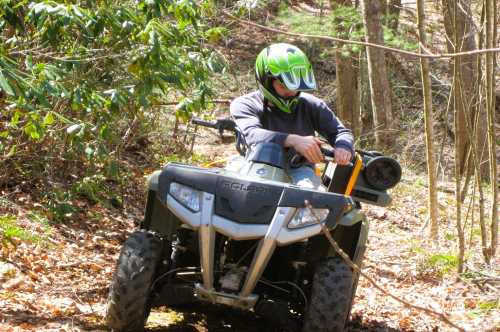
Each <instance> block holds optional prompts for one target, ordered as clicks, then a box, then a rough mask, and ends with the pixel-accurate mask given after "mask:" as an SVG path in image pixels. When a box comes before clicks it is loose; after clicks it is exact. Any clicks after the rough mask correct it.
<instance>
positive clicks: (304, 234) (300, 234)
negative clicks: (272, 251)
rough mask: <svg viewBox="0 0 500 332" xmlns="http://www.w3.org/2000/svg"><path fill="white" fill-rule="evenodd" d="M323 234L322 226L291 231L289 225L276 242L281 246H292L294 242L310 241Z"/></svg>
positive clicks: (313, 225)
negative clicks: (309, 239)
mask: <svg viewBox="0 0 500 332" xmlns="http://www.w3.org/2000/svg"><path fill="white" fill-rule="evenodd" d="M319 233H321V226H320V225H319V224H312V225H309V226H304V227H301V228H295V229H290V228H288V226H287V225H285V227H284V228H283V230H282V231H281V232H280V234H279V236H278V238H277V239H276V242H277V243H278V245H279V246H283V245H286V244H290V243H293V242H297V241H301V240H304V239H308V238H310V237H313V236H315V235H318V234H319Z"/></svg>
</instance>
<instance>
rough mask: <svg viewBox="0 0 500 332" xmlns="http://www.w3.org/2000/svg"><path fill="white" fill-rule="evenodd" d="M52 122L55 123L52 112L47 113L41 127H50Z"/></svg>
mask: <svg viewBox="0 0 500 332" xmlns="http://www.w3.org/2000/svg"><path fill="white" fill-rule="evenodd" d="M54 121H55V118H54V114H52V112H49V113H47V115H45V117H44V118H43V126H50V125H52V124H53V123H54Z"/></svg>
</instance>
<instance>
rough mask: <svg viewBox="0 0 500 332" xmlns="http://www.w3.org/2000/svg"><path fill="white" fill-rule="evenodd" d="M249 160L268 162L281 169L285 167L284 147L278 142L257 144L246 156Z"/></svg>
mask: <svg viewBox="0 0 500 332" xmlns="http://www.w3.org/2000/svg"><path fill="white" fill-rule="evenodd" d="M246 159H247V160H248V161H253V162H256V163H262V164H267V165H271V166H275V167H279V168H281V169H284V168H285V154H284V151H283V147H281V146H280V145H278V144H276V143H261V144H257V145H256V146H255V147H254V148H253V149H252V151H250V153H249V154H248V157H247V158H246Z"/></svg>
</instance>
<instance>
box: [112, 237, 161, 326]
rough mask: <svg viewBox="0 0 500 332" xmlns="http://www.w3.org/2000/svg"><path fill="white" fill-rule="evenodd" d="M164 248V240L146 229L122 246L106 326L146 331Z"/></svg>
mask: <svg viewBox="0 0 500 332" xmlns="http://www.w3.org/2000/svg"><path fill="white" fill-rule="evenodd" d="M162 248H163V241H162V240H161V239H160V238H159V237H158V236H156V235H155V234H153V233H151V232H149V231H145V230H141V231H137V232H135V233H133V234H131V235H130V236H129V238H128V239H127V241H125V243H124V244H123V247H122V250H121V252H120V257H119V258H118V263H117V265H116V271H115V275H114V278H113V282H112V284H111V287H110V291H109V297H108V304H107V308H106V323H107V325H108V327H109V328H110V329H112V330H113V331H142V330H144V323H145V322H146V320H147V318H148V316H149V313H150V310H151V305H150V294H151V288H152V286H153V282H154V277H155V272H156V270H157V267H158V264H159V262H160V260H161V256H162Z"/></svg>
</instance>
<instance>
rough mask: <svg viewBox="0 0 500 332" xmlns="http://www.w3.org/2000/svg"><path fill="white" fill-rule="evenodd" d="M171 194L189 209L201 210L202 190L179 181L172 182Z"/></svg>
mask: <svg viewBox="0 0 500 332" xmlns="http://www.w3.org/2000/svg"><path fill="white" fill-rule="evenodd" d="M169 194H170V195H172V197H174V198H175V199H176V200H177V201H178V202H179V203H181V204H182V205H184V206H185V207H187V208H188V209H190V210H192V211H194V212H198V211H200V202H201V191H198V190H195V189H193V188H191V187H188V186H185V185H183V184H180V183H177V182H172V183H171V184H170V192H169Z"/></svg>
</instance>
